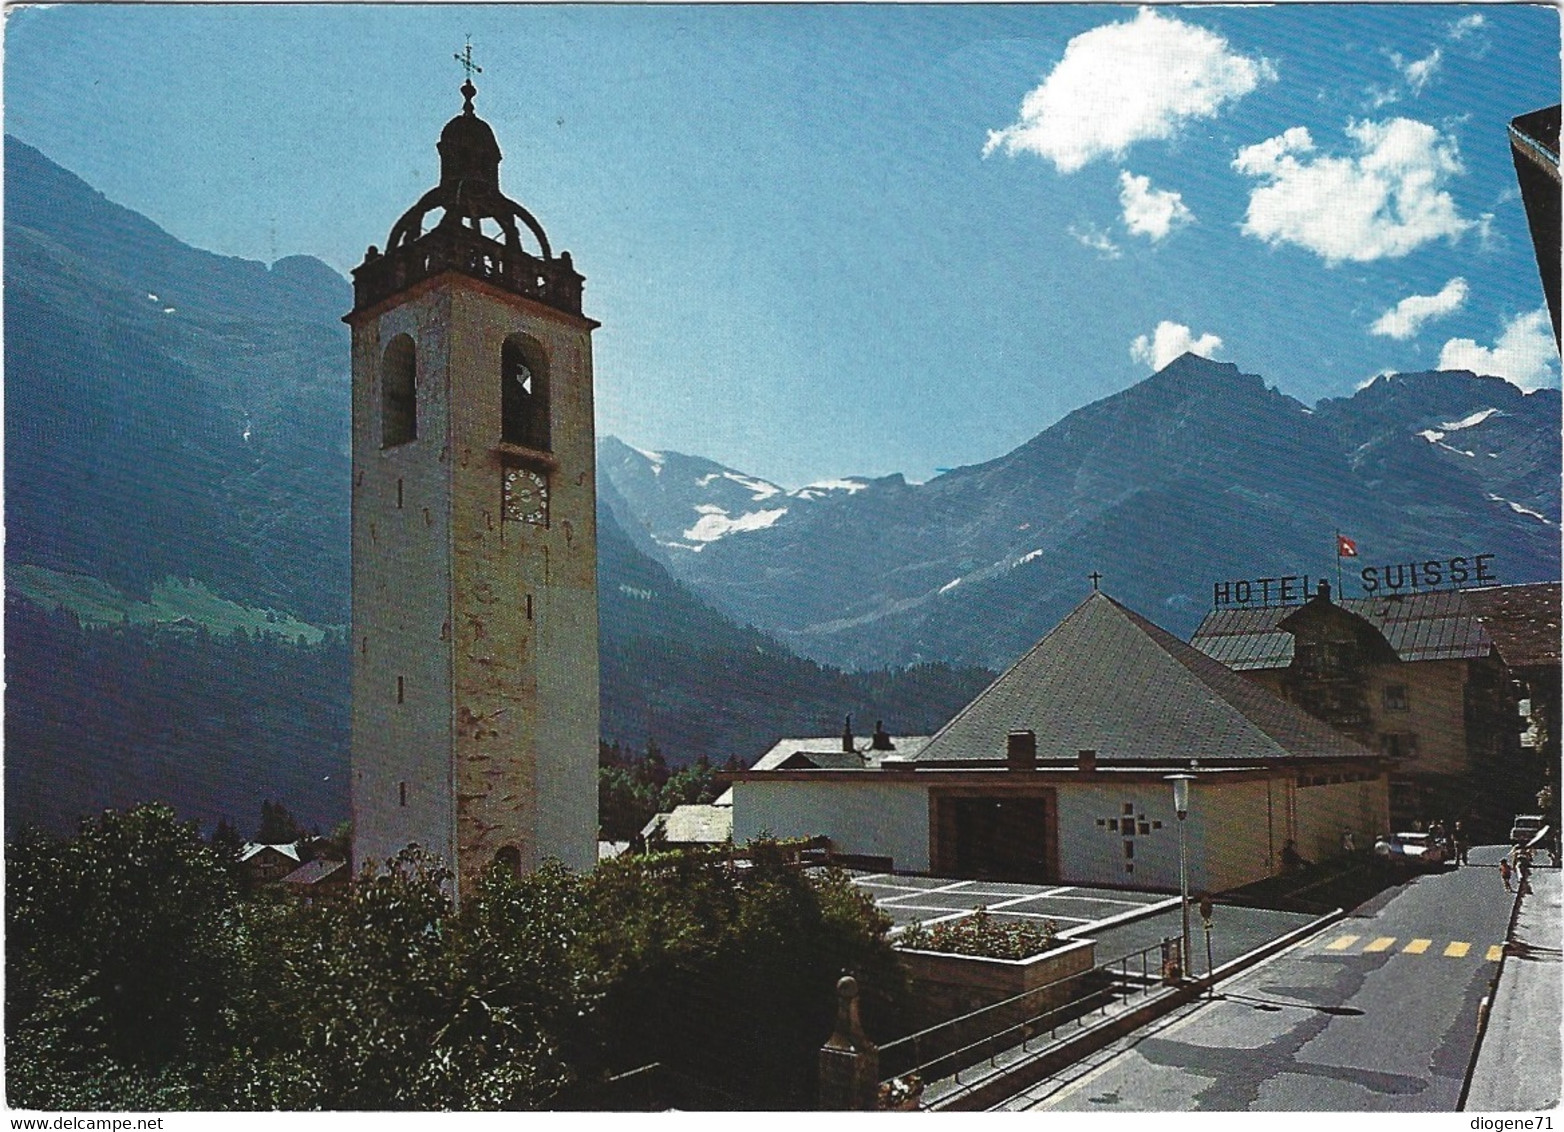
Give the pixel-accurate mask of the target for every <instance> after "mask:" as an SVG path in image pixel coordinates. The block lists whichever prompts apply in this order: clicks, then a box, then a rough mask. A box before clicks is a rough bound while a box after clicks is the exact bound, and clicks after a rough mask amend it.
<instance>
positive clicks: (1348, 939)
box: [1325, 935, 1363, 951]
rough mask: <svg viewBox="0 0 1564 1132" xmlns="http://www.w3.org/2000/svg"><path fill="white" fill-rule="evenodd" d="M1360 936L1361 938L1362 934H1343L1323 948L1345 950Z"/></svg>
mask: <svg viewBox="0 0 1564 1132" xmlns="http://www.w3.org/2000/svg"><path fill="white" fill-rule="evenodd" d="M1362 938H1363V937H1362V936H1357V935H1344V936H1342V937H1341V938H1339V939H1338V940H1336V942H1334V943H1327V944H1326V945H1325V950H1326V951H1345V950H1347V948H1349V947H1351V946H1352V945H1353V944H1354V943H1357V942H1358V940H1360V939H1362Z"/></svg>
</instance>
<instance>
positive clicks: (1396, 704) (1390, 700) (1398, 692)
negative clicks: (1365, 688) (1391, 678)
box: [1384, 684, 1407, 711]
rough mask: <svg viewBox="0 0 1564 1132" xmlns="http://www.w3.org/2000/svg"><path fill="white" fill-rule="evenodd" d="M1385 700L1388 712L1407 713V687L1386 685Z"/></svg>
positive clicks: (1403, 685)
mask: <svg viewBox="0 0 1564 1132" xmlns="http://www.w3.org/2000/svg"><path fill="white" fill-rule="evenodd" d="M1384 700H1385V710H1386V711H1406V710H1407V686H1406V685H1405V684H1386V685H1385V696H1384Z"/></svg>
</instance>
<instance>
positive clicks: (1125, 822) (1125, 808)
mask: <svg viewBox="0 0 1564 1132" xmlns="http://www.w3.org/2000/svg"><path fill="white" fill-rule="evenodd" d="M1097 828H1099V829H1107V831H1108V832H1109V833H1116V834H1118V835H1119V836H1120V837H1121V838H1123V839H1124V871H1125V872H1127V873H1133V872H1134V871H1135V838H1136V837H1146V836H1149V835H1150V834H1151V833H1153V832H1155V831H1156V830H1159V829H1161V828H1162V823H1161V822H1160V821H1148V820H1147V819H1146V815H1145V814H1144V813H1142V812H1140V811H1137V810H1136V808H1135V803H1134V802H1124V803H1122V804H1121V805H1120V806H1119V812H1118V813H1117V814H1116V815H1114V816H1113V817H1111V818H1098V819H1097Z"/></svg>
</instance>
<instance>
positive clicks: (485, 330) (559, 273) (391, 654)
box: [345, 57, 598, 895]
mask: <svg viewBox="0 0 1564 1132" xmlns="http://www.w3.org/2000/svg"><path fill="white" fill-rule="evenodd" d="M458 58H460V57H458ZM461 93H462V94H463V96H464V97H465V103H464V105H463V107H462V111H461V113H460V114H458V115H457V116H456V117H454V118H452V119H451V120H450V122H448V123H447V124H446V126H445V129H444V131H443V132H442V133H441V135H440V141H439V144H438V146H437V148H438V150H439V154H440V183H439V184H438V185H437V186H436V187H435V188H433V189H431V190H429V191H428V192H427V193H425V194H424V195H423V197H422V198H421V199H420V200H419V201H418V202H417V203H416V204H415V205H413V207H412V208H410V209H409V210H408V211H407V212H406V213H405V214H404V215H403V216H402V217H401V219H399V220H398V221H397V222H396V224H395V225H394V226H393V227H392V229H391V234H390V237H389V238H388V240H387V242H386V250H385V251H384V253H381V252H379V251H378V250H377V249H375V248H374V247H371V248H370V249H369V251H368V253H367V254H366V255H365V258H364V262H363V263H362V264H361V265H360V266H359V267H358V268H356V269H355V270H354V272H353V286H354V304H353V311H352V313H351V314H349V315H347V316H346V319H345V321H346V322H347V323H348V324H349V325H350V326H351V327H352V331H353V507H352V510H353V521H352V528H353V637H352V642H351V643H352V651H353V736H352V776H353V777H352V797H353V842H354V845H353V848H354V859H355V862H356V864H357V866H358V867H362V866H363V865H364V864H365V863H366V862H376V863H379V862H382V861H384V860H385V859H386V858H389V857H392V856H394V855H395V854H396V853H398V852H399V851H400V850H402V849H403V848H405V847H406V846H407V845H409V844H417V845H420V846H421V847H423V848H425V849H427V850H429V851H431V852H433V853H435V854H437V855H439V856H440V857H441V858H442V859H443V860H444V861H445V863H446V864H447V865H448V866H450V867H451V868H452V869H453V871H454V872H455V873H456V875H457V892H458V895H460V894H461V893H464V892H467V891H470V889H471V886H472V884H473V882H474V881H475V879H476V878H477V876H478V874H479V873H481V872H482V870H483V869H485V868H486V867H487V866H488V865H489V864H490V863H491V862H493V861H495V860H500V861H504V862H506V863H507V864H508V865H510V866H511V867H513V868H515V869H517V870H518V871H528V870H531V869H533V868H536V867H537V866H538V865H539V864H541V863H542V862H543V861H544V860H546V859H548V858H556V859H558V860H560V861H562V862H563V863H564V864H566V865H567V866H570V867H571V868H574V869H587V868H590V867H591V866H592V865H593V864H594V863H595V861H596V857H597V849H596V846H597V742H598V669H597V629H598V626H597V525H596V520H595V501H596V482H595V474H596V469H595V465H594V446H593V421H592V331H593V330H594V329H595V328H596V327H597V325H598V324H597V323H596V322H594V321H593V320H592V319H589V318H586V317H584V316H583V315H582V313H581V285H582V277H581V276H580V275H578V274H577V273H576V271H575V268H574V266H573V265H572V264H571V260H570V253H569V252H561V253H559V254H558V255H555V254H554V252H553V251H552V250H551V248H550V246H549V241H548V237H547V236H546V235H545V234H544V232H543V228H542V226H541V225H540V224H539V223H538V222H537V220H535V219H534V218H533V216H532V214H531V213H529V212H528V211H527V210H526V209H524V208H522V207H521V206H520V205H519V204H517V203H515V202H514V201H512V200H510V199H509V198H507V197H506V196H505V195H504V194H503V193H501V191H500V182H499V170H500V161H501V154H500V147H499V145H498V143H497V142H496V141H495V138H494V132H493V131H492V130H491V129H490V128H489V126H488V124H487V123H486V122H484V121H483V119H481V118H479V117H478V116H477V114H476V113H475V111H474V109H473V99H474V97H476V95H477V93H478V92H477V89H476V88H475V87H474V86H473V85H472V77H471V70H469V74H468V79H467V81H466V82H465V83H464V84H463V85H462V89H461ZM434 214H438V219H437V220H436V221H435V222H434V223H433V224H432V225H431V224H429V223H427V220H428V219H430V218H431V217H432V216H433V215H434Z"/></svg>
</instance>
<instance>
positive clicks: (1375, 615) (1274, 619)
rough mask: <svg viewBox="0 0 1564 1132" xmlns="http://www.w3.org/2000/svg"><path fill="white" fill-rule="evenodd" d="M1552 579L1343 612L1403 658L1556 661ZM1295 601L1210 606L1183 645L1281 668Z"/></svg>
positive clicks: (1354, 605)
mask: <svg viewBox="0 0 1564 1132" xmlns="http://www.w3.org/2000/svg"><path fill="white" fill-rule="evenodd" d="M1559 591H1560V587H1559V583H1557V582H1536V583H1532V584H1528V585H1517V586H1487V587H1484V588H1482V589H1472V590H1430V591H1427V592H1424V593H1407V594H1392V595H1384V596H1378V597H1367V598H1349V599H1347V600H1346V601H1343V602H1340V603H1339V604H1340V606H1341V608H1342V609H1344V610H1346V611H1347V612H1349V613H1354V614H1357V615H1358V616H1359V617H1362V618H1363V619H1364V620H1365V621H1367V622H1368V623H1369V624H1371V625H1373V626H1374V628H1375V629H1377V630H1379V632H1380V633H1381V634H1382V635H1383V636H1384V638H1385V640H1386V641H1387V642H1389V644H1390V647H1391V648H1392V649H1394V650H1395V653H1396V656H1397V658H1398V659H1400V660H1403V661H1421V660H1461V659H1469V658H1475V657H1484V656H1488V655H1489V654H1490V653H1493V652H1495V651H1497V652H1498V653H1499V656H1500V657H1501V658H1502V659H1503V660H1504V662H1505V663H1506V664H1509V665H1511V666H1512V667H1523V666H1527V665H1536V664H1557V663H1558V662H1559V634H1560V621H1559ZM1300 608H1301V607H1300V606H1296V605H1294V606H1267V607H1262V608H1242V607H1239V608H1233V607H1228V608H1224V609H1216V610H1212V611H1211V612H1210V613H1209V614H1207V615H1206V619H1205V620H1204V621H1202V622H1201V623H1200V627H1199V628H1198V629H1196V630H1195V635H1194V637H1193V638H1191V641H1190V643H1191V644H1192V645H1193V646H1194V647H1195V648H1197V649H1199V650H1200V651H1201V652H1203V653H1205V654H1206V655H1207V656H1209V657H1211V658H1212V659H1214V660H1219V661H1221V662H1222V663H1223V664H1226V665H1228V666H1229V667H1231V668H1235V669H1238V670H1240V671H1250V670H1254V669H1267V668H1286V667H1287V666H1288V665H1289V664H1291V663H1292V644H1293V638H1292V634H1290V633H1288V632H1287V631H1286V630H1285V629H1283V628H1281V627H1280V626H1281V623H1282V622H1283V621H1284V620H1285V619H1286V618H1287V617H1289V616H1290V615H1292V614H1294V613H1296V612H1297V611H1298V610H1299V609H1300Z"/></svg>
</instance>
